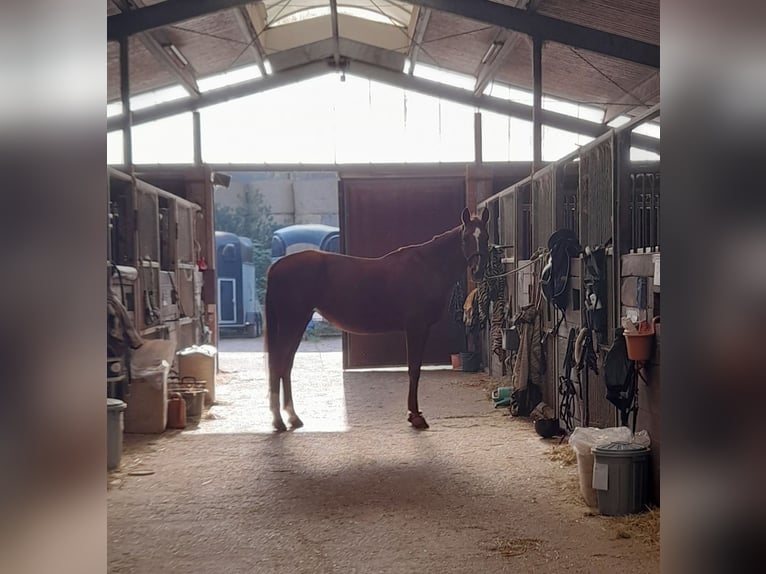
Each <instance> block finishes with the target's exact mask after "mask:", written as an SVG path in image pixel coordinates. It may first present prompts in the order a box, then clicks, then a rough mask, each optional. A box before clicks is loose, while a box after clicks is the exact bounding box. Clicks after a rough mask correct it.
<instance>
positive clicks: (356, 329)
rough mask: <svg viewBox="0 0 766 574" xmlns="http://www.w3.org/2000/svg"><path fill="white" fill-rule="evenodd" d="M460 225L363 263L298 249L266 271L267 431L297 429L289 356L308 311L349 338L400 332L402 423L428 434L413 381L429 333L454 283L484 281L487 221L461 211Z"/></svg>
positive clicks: (416, 378)
mask: <svg viewBox="0 0 766 574" xmlns="http://www.w3.org/2000/svg"><path fill="white" fill-rule="evenodd" d="M461 219H462V224H461V225H458V226H457V227H455V228H454V229H451V230H450V231H447V232H445V233H442V234H441V235H437V236H435V237H434V238H433V239H431V240H430V241H427V242H426V243H421V244H420V245H411V246H409V247H402V248H400V249H397V250H395V251H392V252H391V253H388V254H387V255H384V256H383V257H378V258H363V257H351V256H348V255H339V254H337V253H326V252H321V251H302V252H300V253H295V254H292V255H288V256H286V257H284V258H282V259H280V260H279V261H277V262H276V263H275V264H274V265H272V267H271V269H270V270H269V273H268V280H267V286H266V331H265V333H266V350H267V352H268V363H269V399H270V407H271V413H272V415H273V417H274V418H273V422H272V424H273V426H274V429H275V430H276V431H284V430H287V427H286V426H285V423H284V421H283V420H282V416H281V414H280V411H279V382H280V380H281V381H282V392H283V394H282V406H283V408H284V410H285V412H286V413H287V415H288V422H289V423H290V426H291V428H294V429H295V428H299V427H301V426H303V423H302V422H301V420H300V418H298V415H296V414H295V409H294V408H293V397H292V386H291V385H292V382H291V380H290V372H291V371H292V368H293V360H294V359H295V352H296V351H297V350H298V345H300V342H301V339H302V337H303V333H304V331H305V329H306V326H307V325H308V323H309V321H310V320H311V317H312V315H313V313H314V311H315V310H316V311H318V312H319V313H321V315H322V316H323V317H324V318H325V319H327V320H328V321H330V322H331V323H332V324H333V325H335V326H337V327H338V328H340V329H342V330H344V331H347V332H349V333H357V334H371V333H388V332H401V331H404V332H405V333H406V335H407V366H408V372H409V378H410V389H409V397H408V401H407V408H408V410H409V412H408V417H407V420H408V421H409V422H410V424H412V426H414V427H415V428H417V429H426V428H428V423H426V420H425V418H423V414H422V413H421V412H420V410H419V408H418V381H419V380H420V367H421V365H422V363H423V350H424V348H425V344H426V340H427V338H428V331H429V329H430V327H431V325H433V324H434V323H435V322H436V321H438V320H439V318H440V317H441V315H442V314H443V313H444V311H445V309H446V308H447V303H448V300H449V297H450V293H451V292H452V288H453V286H454V285H455V283H456V282H457V281H458V280H459V279H460V278H461V277H462V276H464V273H465V272H466V267H468V268H470V270H471V273H472V275H473V278H474V280H476V281H480V280H481V279H482V278H483V276H484V265H485V263H486V261H487V253H488V240H489V235H488V233H487V220H488V219H489V212H488V211H487V210H484V212H483V213H482V215H481V218H478V217H471V213H470V212H469V211H468V209H464V210H463V213H462V216H461Z"/></svg>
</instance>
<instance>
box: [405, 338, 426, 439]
mask: <svg viewBox="0 0 766 574" xmlns="http://www.w3.org/2000/svg"><path fill="white" fill-rule="evenodd" d="M427 339H428V327H425V328H423V327H415V328H410V329H407V367H408V368H407V372H408V373H409V376H410V391H409V395H408V397H407V409H408V411H409V412H408V413H407V420H408V421H409V423H410V424H411V425H412V426H413V427H415V428H416V429H427V428H428V423H427V422H426V419H425V418H424V417H423V413H421V412H420V408H419V407H418V383H419V382H420V367H421V365H422V364H423V351H424V349H425V346H426V340H427Z"/></svg>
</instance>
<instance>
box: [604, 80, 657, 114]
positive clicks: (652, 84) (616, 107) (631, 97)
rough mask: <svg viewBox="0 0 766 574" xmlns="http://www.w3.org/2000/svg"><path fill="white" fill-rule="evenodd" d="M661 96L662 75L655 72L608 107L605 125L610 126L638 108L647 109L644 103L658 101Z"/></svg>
mask: <svg viewBox="0 0 766 574" xmlns="http://www.w3.org/2000/svg"><path fill="white" fill-rule="evenodd" d="M659 94H660V74H659V73H657V72H654V73H653V74H651V75H650V76H649V77H648V78H646V79H645V80H643V81H642V82H640V83H639V84H638V85H637V86H634V87H633V88H632V89H631V90H630V93H629V94H625V95H624V96H623V97H622V98H620V99H619V101H618V102H617V103H614V104H611V105H609V106H607V108H606V112H605V113H604V123H605V124H608V123H609V122H611V121H612V120H613V119H615V118H616V117H617V116H620V115H622V114H627V113H629V112H631V111H632V110H635V109H636V108H645V107H646V105H645V104H642V102H646V101H650V100H653V99H656V98H657V96H659Z"/></svg>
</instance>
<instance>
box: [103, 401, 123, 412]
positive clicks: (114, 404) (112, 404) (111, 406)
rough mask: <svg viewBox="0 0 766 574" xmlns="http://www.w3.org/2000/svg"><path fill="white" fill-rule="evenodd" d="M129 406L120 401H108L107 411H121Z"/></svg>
mask: <svg viewBox="0 0 766 574" xmlns="http://www.w3.org/2000/svg"><path fill="white" fill-rule="evenodd" d="M127 406H128V405H127V404H126V403H124V402H123V401H121V400H120V399H110V398H107V399H106V410H108V411H121V410H123V409H125V408H127Z"/></svg>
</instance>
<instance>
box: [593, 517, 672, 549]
mask: <svg viewBox="0 0 766 574" xmlns="http://www.w3.org/2000/svg"><path fill="white" fill-rule="evenodd" d="M603 518H604V520H608V521H610V522H612V523H613V524H614V527H615V532H616V534H617V537H618V538H635V539H636V540H639V541H641V542H642V543H644V544H645V545H646V546H647V547H649V548H652V549H658V548H659V547H660V510H659V508H650V509H649V510H647V511H646V512H642V513H640V514H630V515H628V516H614V517H611V516H605V517H603Z"/></svg>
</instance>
